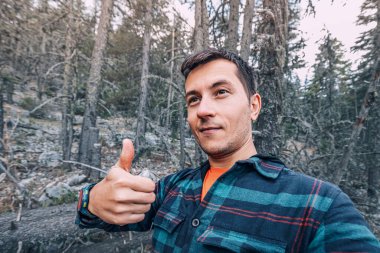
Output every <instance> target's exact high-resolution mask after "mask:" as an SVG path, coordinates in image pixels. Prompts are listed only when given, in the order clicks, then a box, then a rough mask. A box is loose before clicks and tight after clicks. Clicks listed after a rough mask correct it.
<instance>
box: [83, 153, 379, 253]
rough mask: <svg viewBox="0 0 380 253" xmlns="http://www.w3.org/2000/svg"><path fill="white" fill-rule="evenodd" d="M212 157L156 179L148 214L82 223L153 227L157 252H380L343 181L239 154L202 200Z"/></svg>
mask: <svg viewBox="0 0 380 253" xmlns="http://www.w3.org/2000/svg"><path fill="white" fill-rule="evenodd" d="M208 169H209V163H208V162H206V163H204V164H203V165H202V166H200V167H199V168H197V169H185V170H182V171H180V172H178V173H176V174H173V175H169V176H167V177H165V178H163V179H162V180H160V181H159V182H158V183H157V186H156V201H155V203H154V204H153V205H152V208H151V210H150V211H149V212H148V213H147V214H146V216H145V220H144V221H142V222H140V223H137V224H130V225H126V226H117V225H112V224H107V223H105V222H103V221H101V220H100V219H98V218H92V219H89V217H86V216H85V215H83V214H82V213H81V212H78V215H77V219H76V223H77V224H79V227H81V228H101V229H105V230H107V231H126V230H137V231H146V230H149V229H151V228H152V227H153V229H154V231H153V241H152V243H153V248H154V251H155V252H199V253H200V252H271V253H275V252H318V253H324V252H335V253H338V252H380V244H379V241H378V239H376V237H375V236H374V235H373V234H372V232H371V231H370V230H369V228H368V226H367V224H366V222H365V221H364V219H363V217H362V216H361V214H360V213H359V212H358V211H357V209H356V208H355V207H354V205H353V204H352V202H351V200H350V199H349V198H348V196H347V195H346V194H344V193H343V192H342V191H341V190H340V189H339V188H338V187H336V186H334V185H332V184H329V183H326V182H323V181H321V180H318V179H315V178H312V177H308V176H306V175H303V174H300V173H297V172H294V171H292V170H290V169H288V168H287V167H286V166H285V165H284V164H283V163H282V162H281V161H280V160H278V159H276V158H274V157H268V156H261V155H256V156H253V157H251V158H250V159H248V160H244V161H238V162H237V163H236V164H235V165H234V166H233V167H232V168H231V169H230V170H228V171H227V172H226V173H225V174H223V175H222V176H221V177H220V178H219V179H218V180H217V181H216V182H215V183H214V185H213V186H212V187H211V189H210V190H209V192H208V193H207V194H206V196H205V198H204V199H203V201H201V200H200V198H201V191H202V182H203V178H204V176H205V174H206V172H207V170H208Z"/></svg>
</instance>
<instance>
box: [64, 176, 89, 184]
mask: <svg viewBox="0 0 380 253" xmlns="http://www.w3.org/2000/svg"><path fill="white" fill-rule="evenodd" d="M86 179H87V177H86V176H85V175H74V176H72V177H70V178H68V179H67V184H68V185H69V186H74V185H78V184H81V183H83V182H84V181H86Z"/></svg>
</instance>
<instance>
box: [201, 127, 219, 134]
mask: <svg viewBox="0 0 380 253" xmlns="http://www.w3.org/2000/svg"><path fill="white" fill-rule="evenodd" d="M220 129H222V128H221V127H216V126H212V127H201V128H199V132H201V133H203V134H212V133H214V132H216V131H218V130H220Z"/></svg>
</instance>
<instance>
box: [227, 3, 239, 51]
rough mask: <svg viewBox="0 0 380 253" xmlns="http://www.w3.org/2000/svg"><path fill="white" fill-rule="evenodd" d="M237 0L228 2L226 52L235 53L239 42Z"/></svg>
mask: <svg viewBox="0 0 380 253" xmlns="http://www.w3.org/2000/svg"><path fill="white" fill-rule="evenodd" d="M239 3H240V1H239V0H230V15H229V18H228V30H227V38H226V42H225V47H226V49H227V50H229V51H231V52H234V53H237V46H238V41H239V35H238V30H239Z"/></svg>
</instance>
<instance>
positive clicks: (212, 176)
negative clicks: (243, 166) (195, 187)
mask: <svg viewBox="0 0 380 253" xmlns="http://www.w3.org/2000/svg"><path fill="white" fill-rule="evenodd" d="M227 170H228V168H227V169H225V168H210V169H209V170H208V171H207V173H206V176H205V178H204V180H203V187H202V195H201V200H203V198H204V197H205V196H206V194H207V192H208V190H210V188H211V186H212V185H213V184H214V183H215V181H216V180H217V179H218V178H219V177H220V176H221V175H223V174H224V172H226V171H227Z"/></svg>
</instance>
